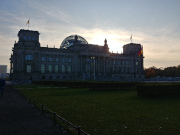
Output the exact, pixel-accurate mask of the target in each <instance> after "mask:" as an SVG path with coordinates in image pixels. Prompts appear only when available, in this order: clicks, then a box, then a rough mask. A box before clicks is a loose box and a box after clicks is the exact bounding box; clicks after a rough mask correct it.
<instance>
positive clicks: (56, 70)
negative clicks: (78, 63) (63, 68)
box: [55, 65, 58, 73]
mask: <svg viewBox="0 0 180 135" xmlns="http://www.w3.org/2000/svg"><path fill="white" fill-rule="evenodd" d="M55 73H58V65H56V66H55Z"/></svg>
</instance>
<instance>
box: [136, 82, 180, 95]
mask: <svg viewBox="0 0 180 135" xmlns="http://www.w3.org/2000/svg"><path fill="white" fill-rule="evenodd" d="M136 91H137V94H138V96H142V97H159V96H170V95H178V96H179V95H180V83H168V84H164V83H161V84H150V83H145V84H138V85H136Z"/></svg>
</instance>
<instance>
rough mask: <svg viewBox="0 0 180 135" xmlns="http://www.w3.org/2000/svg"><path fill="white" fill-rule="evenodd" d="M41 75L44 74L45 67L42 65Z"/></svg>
mask: <svg viewBox="0 0 180 135" xmlns="http://www.w3.org/2000/svg"><path fill="white" fill-rule="evenodd" d="M41 73H45V66H44V64H42V65H41Z"/></svg>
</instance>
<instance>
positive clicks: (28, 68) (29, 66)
mask: <svg viewBox="0 0 180 135" xmlns="http://www.w3.org/2000/svg"><path fill="white" fill-rule="evenodd" d="M27 73H31V65H27Z"/></svg>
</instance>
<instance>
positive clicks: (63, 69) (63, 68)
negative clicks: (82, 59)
mask: <svg viewBox="0 0 180 135" xmlns="http://www.w3.org/2000/svg"><path fill="white" fill-rule="evenodd" d="M65 71H66V70H65V66H64V65H62V72H63V73H64V72H65Z"/></svg>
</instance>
